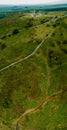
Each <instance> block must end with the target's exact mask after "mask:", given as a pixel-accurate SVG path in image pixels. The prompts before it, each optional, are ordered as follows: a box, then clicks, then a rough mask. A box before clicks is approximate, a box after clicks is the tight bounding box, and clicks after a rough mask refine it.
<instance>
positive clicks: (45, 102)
mask: <svg viewBox="0 0 67 130" xmlns="http://www.w3.org/2000/svg"><path fill="white" fill-rule="evenodd" d="M65 91H67V88H64V89H63V90H60V91H58V92H56V93H54V94H52V95H51V96H47V97H46V98H45V99H44V100H43V101H42V102H41V103H40V105H39V106H37V107H35V108H32V109H29V110H27V111H25V112H24V113H23V114H22V115H21V116H20V117H19V118H18V119H17V120H16V125H15V126H19V125H18V124H19V122H20V121H21V119H23V118H24V117H25V116H27V115H29V114H32V113H35V112H37V111H40V110H41V109H42V108H43V107H44V106H45V105H46V104H47V102H48V101H50V100H51V99H54V98H55V97H56V96H58V95H59V94H61V93H63V92H65ZM15 128H17V127H15ZM18 129H19V128H18Z"/></svg>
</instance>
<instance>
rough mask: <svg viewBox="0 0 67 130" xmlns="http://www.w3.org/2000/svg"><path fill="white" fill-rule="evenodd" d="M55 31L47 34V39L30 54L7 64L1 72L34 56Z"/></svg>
mask: <svg viewBox="0 0 67 130" xmlns="http://www.w3.org/2000/svg"><path fill="white" fill-rule="evenodd" d="M53 32H54V31H52V32H50V33H49V35H48V36H46V37H45V39H43V40H42V42H41V43H40V44H39V45H38V46H37V47H36V48H35V50H34V51H33V52H32V53H31V54H29V55H28V56H26V57H25V58H22V59H20V60H18V61H16V62H13V63H11V64H9V65H7V66H6V67H4V68H2V69H0V72H2V71H4V70H6V69H8V68H10V67H11V66H13V65H16V64H18V63H21V62H23V61H25V60H27V59H28V58H30V57H32V56H33V55H34V54H35V53H36V51H37V50H38V49H39V48H40V47H41V45H42V44H43V43H44V42H45V41H46V40H47V39H48V38H49V37H50V36H51V35H52V34H53Z"/></svg>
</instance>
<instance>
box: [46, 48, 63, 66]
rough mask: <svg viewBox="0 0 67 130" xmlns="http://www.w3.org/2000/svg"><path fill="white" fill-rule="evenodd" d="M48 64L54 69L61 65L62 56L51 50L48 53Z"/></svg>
mask: <svg viewBox="0 0 67 130" xmlns="http://www.w3.org/2000/svg"><path fill="white" fill-rule="evenodd" d="M48 63H49V66H50V67H54V66H55V65H61V64H62V61H61V58H60V54H59V53H58V52H54V51H53V50H50V51H49V52H48Z"/></svg>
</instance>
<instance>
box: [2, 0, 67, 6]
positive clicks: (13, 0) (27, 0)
mask: <svg viewBox="0 0 67 130" xmlns="http://www.w3.org/2000/svg"><path fill="white" fill-rule="evenodd" d="M58 3H60V4H61V3H67V0H0V4H6V5H7V4H11V5H24V4H26V5H27V4H58Z"/></svg>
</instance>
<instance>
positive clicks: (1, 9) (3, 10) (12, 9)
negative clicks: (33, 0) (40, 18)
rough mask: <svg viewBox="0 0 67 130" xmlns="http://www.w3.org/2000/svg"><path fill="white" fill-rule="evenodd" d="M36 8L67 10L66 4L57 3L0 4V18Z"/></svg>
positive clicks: (42, 9)
mask: <svg viewBox="0 0 67 130" xmlns="http://www.w3.org/2000/svg"><path fill="white" fill-rule="evenodd" d="M34 10H36V12H40V11H41V12H46V13H47V12H50V11H53V12H55V11H67V4H57V5H27V6H25V5H23V6H22V5H21V6H11V5H10V6H9V5H4V6H3V5H0V19H1V18H4V17H6V16H9V15H10V14H13V13H16V12H19V13H20V12H25V13H26V12H27V13H29V12H33V11H34Z"/></svg>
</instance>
